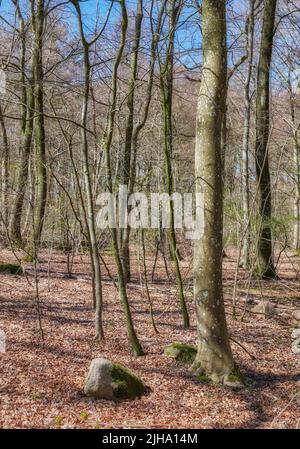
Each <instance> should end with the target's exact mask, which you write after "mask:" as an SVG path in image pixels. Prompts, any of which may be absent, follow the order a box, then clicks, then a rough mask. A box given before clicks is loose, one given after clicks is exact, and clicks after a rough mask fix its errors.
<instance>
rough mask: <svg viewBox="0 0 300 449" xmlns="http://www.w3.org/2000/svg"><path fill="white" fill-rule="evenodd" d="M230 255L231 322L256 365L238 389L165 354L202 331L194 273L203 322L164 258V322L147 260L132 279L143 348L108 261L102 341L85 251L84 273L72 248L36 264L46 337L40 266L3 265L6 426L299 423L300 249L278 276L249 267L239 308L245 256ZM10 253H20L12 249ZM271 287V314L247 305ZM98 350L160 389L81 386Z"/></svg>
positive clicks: (0, 324) (0, 318) (245, 357)
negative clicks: (257, 275) (187, 321)
mask: <svg viewBox="0 0 300 449" xmlns="http://www.w3.org/2000/svg"><path fill="white" fill-rule="evenodd" d="M227 255H228V257H226V258H225V259H224V292H225V300H226V311H227V316H228V325H229V328H230V333H231V336H232V338H233V341H232V348H233V352H234V356H235V358H236V361H237V362H238V363H239V365H240V367H241V368H242V369H243V371H244V372H245V373H246V376H247V377H248V385H247V387H246V388H245V389H243V390H236V391H234V390H228V389H222V387H213V386H211V385H207V384H201V383H199V382H197V381H195V380H194V379H193V377H191V376H190V375H189V371H188V368H187V366H186V365H183V364H179V363H177V362H175V361H174V360H173V359H170V358H167V357H165V356H164V355H163V354H162V353H163V349H164V347H165V346H166V345H167V344H169V343H170V342H172V341H180V342H187V343H193V342H195V339H196V326H195V316H194V312H193V302H192V282H191V279H190V280H189V281H188V282H187V290H188V292H189V293H188V295H187V296H188V303H189V309H190V312H191V323H192V326H191V328H190V329H189V330H184V329H183V328H182V322H181V317H180V315H179V314H178V298H177V295H176V287H175V283H174V281H173V280H171V281H168V280H166V275H165V272H164V269H163V264H162V262H161V261H160V264H159V269H158V272H157V275H156V277H155V280H154V282H153V283H152V284H151V283H150V285H149V290H150V294H151V298H152V301H153V307H154V317H155V322H156V326H157V328H158V331H159V333H158V334H155V333H154V332H153V329H152V326H151V321H150V317H149V314H148V305H147V301H146V299H145V295H144V291H142V289H141V285H140V280H139V274H138V268H137V267H136V272H135V273H134V276H133V282H132V283H130V285H129V287H128V295H129V298H130V303H131V306H132V311H133V316H134V323H135V326H136V329H137V333H138V335H139V337H140V339H141V341H142V344H143V347H144V349H145V350H146V352H147V355H146V356H144V357H139V358H135V357H132V356H131V355H130V351H129V347H128V344H127V340H126V333H125V327H124V325H123V314H122V308H121V305H120V301H119V298H118V293H117V291H116V288H115V287H114V285H113V283H112V281H111V279H110V278H109V277H108V276H107V273H106V271H105V269H104V268H103V274H104V282H103V293H104V295H103V296H104V314H103V315H104V316H103V318H104V331H105V341H104V342H101V343H99V344H96V343H95V342H94V340H93V336H94V329H93V319H94V318H93V311H92V308H91V302H92V290H91V277H90V271H89V259H88V257H87V256H86V255H84V256H80V255H79V256H76V257H75V259H74V265H73V275H74V276H73V277H72V278H68V277H67V276H66V270H67V269H66V256H65V255H64V254H62V253H58V252H52V253H51V254H49V253H48V252H42V253H41V258H40V259H41V260H40V263H39V265H38V273H37V274H38V280H39V282H38V288H39V299H40V310H41V326H42V329H43V333H44V342H42V339H41V337H40V333H39V328H38V321H37V309H36V282H35V280H36V279H35V276H34V269H33V266H32V265H30V264H28V265H27V270H26V273H27V276H20V275H12V274H1V275H0V276H1V277H0V282H1V290H0V313H1V315H0V328H1V329H2V330H4V331H5V333H6V337H7V342H6V343H7V345H6V346H7V347H6V352H5V353H1V354H0V427H1V428H9V427H13V428H143V427H146V428H278V427H284V428H295V427H300V424H299V422H300V376H299V367H300V365H299V363H300V355H295V354H293V352H292V350H291V345H292V338H291V332H292V330H293V329H294V328H296V327H297V326H298V327H300V324H299V322H298V324H297V322H295V321H293V318H292V312H293V310H295V309H297V308H298V309H299V308H300V286H299V269H300V259H299V258H297V257H294V256H293V255H292V254H290V255H289V257H287V256H285V257H282V259H281V260H282V261H281V264H280V267H279V275H280V280H279V281H251V283H250V285H248V281H247V279H246V277H245V279H243V276H245V274H244V273H243V272H242V271H241V273H240V274H239V281H238V290H237V295H238V298H239V309H237V310H238V315H237V318H236V319H233V317H232V304H231V301H232V300H231V298H232V290H233V283H234V275H235V267H236V262H235V257H234V256H235V253H234V251H229V252H228V253H227ZM49 258H50V262H48V259H49ZM105 260H106V263H107V264H108V266H109V268H110V270H111V272H112V273H113V272H114V269H113V267H114V264H113V260H112V259H111V257H110V256H109V255H107V256H105ZM1 262H2V263H3V262H14V259H13V257H12V256H11V254H10V253H9V252H8V251H6V250H2V251H1ZM170 266H171V263H170ZM182 266H183V268H184V269H183V272H184V276H185V278H186V279H187V278H188V273H189V275H190V276H191V271H190V264H189V263H188V262H187V261H183V262H182ZM297 270H298V280H297V273H296V272H297ZM170 271H171V270H170ZM149 272H151V266H150V261H149ZM246 298H247V301H246ZM262 299H263V300H264V301H270V302H271V303H272V304H274V305H276V306H277V307H276V314H274V315H272V316H270V317H265V315H263V314H255V313H248V312H246V313H244V309H245V305H246V307H253V305H251V303H253V304H255V303H256V301H259V300H262ZM248 303H249V305H248ZM242 315H244V316H243V320H241V316H242ZM241 345H242V346H243V347H242V346H241ZM245 350H246V351H248V352H249V353H250V354H251V355H252V356H254V357H255V358H254V357H251V355H249V354H248V353H247V352H246V351H245ZM99 356H101V357H102V356H103V357H106V358H109V359H112V360H113V361H116V362H120V363H124V364H126V365H127V366H129V367H130V368H132V369H133V370H135V371H136V372H137V373H138V374H139V375H140V376H141V378H142V379H143V380H144V381H145V383H146V384H147V385H148V386H149V387H150V393H149V394H147V395H146V396H144V397H142V398H141V399H139V400H136V401H133V402H122V403H113V402H109V401H105V400H98V401H93V400H91V399H89V398H86V397H85V396H84V395H83V393H82V390H83V385H84V379H85V375H86V373H87V370H88V368H89V365H90V362H91V360H92V359H93V358H95V357H99Z"/></svg>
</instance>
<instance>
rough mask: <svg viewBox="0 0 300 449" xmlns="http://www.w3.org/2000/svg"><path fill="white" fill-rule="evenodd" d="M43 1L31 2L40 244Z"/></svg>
mask: <svg viewBox="0 0 300 449" xmlns="http://www.w3.org/2000/svg"><path fill="white" fill-rule="evenodd" d="M44 8H45V2H44V0H37V5H36V10H34V2H32V25H33V34H34V37H33V42H34V44H33V70H34V109H35V119H34V134H35V170H36V183H35V204H34V241H35V244H36V245H39V244H40V239H41V235H42V230H43V222H44V215H45V207H46V196H47V172H46V147H45V124H44V91H43V77H44V76H43V34H44V19H45V11H44Z"/></svg>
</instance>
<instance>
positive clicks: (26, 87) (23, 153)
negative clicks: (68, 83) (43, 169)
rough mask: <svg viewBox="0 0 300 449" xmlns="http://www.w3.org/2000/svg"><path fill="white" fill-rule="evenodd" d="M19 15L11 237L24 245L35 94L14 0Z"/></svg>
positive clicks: (24, 41)
mask: <svg viewBox="0 0 300 449" xmlns="http://www.w3.org/2000/svg"><path fill="white" fill-rule="evenodd" d="M14 5H15V7H16V11H17V15H18V18H19V22H20V39H21V50H20V66H21V76H20V81H21V86H22V106H21V109H22V136H21V143H20V165H19V169H18V174H17V184H16V189H15V190H16V192H15V198H14V202H13V207H12V213H11V220H10V238H11V240H12V241H13V242H14V243H15V244H16V245H18V246H22V245H23V242H22V232H21V218H22V214H23V205H24V198H25V192H26V188H27V181H28V170H29V159H30V152H31V142H32V134H33V117H34V96H33V83H32V81H29V82H27V81H26V77H25V70H26V66H25V62H26V34H25V23H24V19H23V16H22V14H21V10H20V8H19V3H18V1H17V0H14Z"/></svg>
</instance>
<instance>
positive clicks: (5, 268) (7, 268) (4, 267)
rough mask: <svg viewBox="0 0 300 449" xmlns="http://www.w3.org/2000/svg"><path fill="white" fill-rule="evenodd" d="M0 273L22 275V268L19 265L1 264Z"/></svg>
mask: <svg viewBox="0 0 300 449" xmlns="http://www.w3.org/2000/svg"><path fill="white" fill-rule="evenodd" d="M0 273H10V274H22V267H21V265H20V264H14V263H3V264H1V265H0Z"/></svg>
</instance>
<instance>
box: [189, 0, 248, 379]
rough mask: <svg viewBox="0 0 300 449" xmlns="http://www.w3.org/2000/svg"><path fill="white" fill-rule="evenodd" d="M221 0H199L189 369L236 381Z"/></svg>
mask: <svg viewBox="0 0 300 449" xmlns="http://www.w3.org/2000/svg"><path fill="white" fill-rule="evenodd" d="M225 4H226V1H225V0H203V3H202V17H203V25H202V32H203V67H202V80H201V87H200V94H199V100H198V109H197V124H196V149H195V151H196V154H195V175H196V192H197V193H200V194H201V195H203V202H202V206H203V211H202V212H203V214H204V233H203V235H202V236H201V237H200V238H199V240H197V241H196V242H195V248H194V296H195V304H196V314H197V328H198V352H197V356H196V359H195V361H194V364H193V367H192V369H193V370H194V371H195V372H196V373H197V374H198V375H201V376H202V375H205V376H206V377H207V378H209V379H211V380H212V381H213V382H218V383H225V384H227V383H228V384H232V383H237V384H240V383H241V379H242V378H241V375H240V372H239V370H238V368H237V367H236V365H235V363H234V360H233V356H232V352H231V348H230V343H229V335H228V330H227V324H226V318H225V310H224V302H223V291H222V249H223V248H222V235H223V198H222V197H223V193H222V182H223V181H222V166H223V163H222V148H221V126H222V121H223V120H222V119H223V114H224V111H225V105H226V86H227V69H226V59H227V56H226V20H225Z"/></svg>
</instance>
